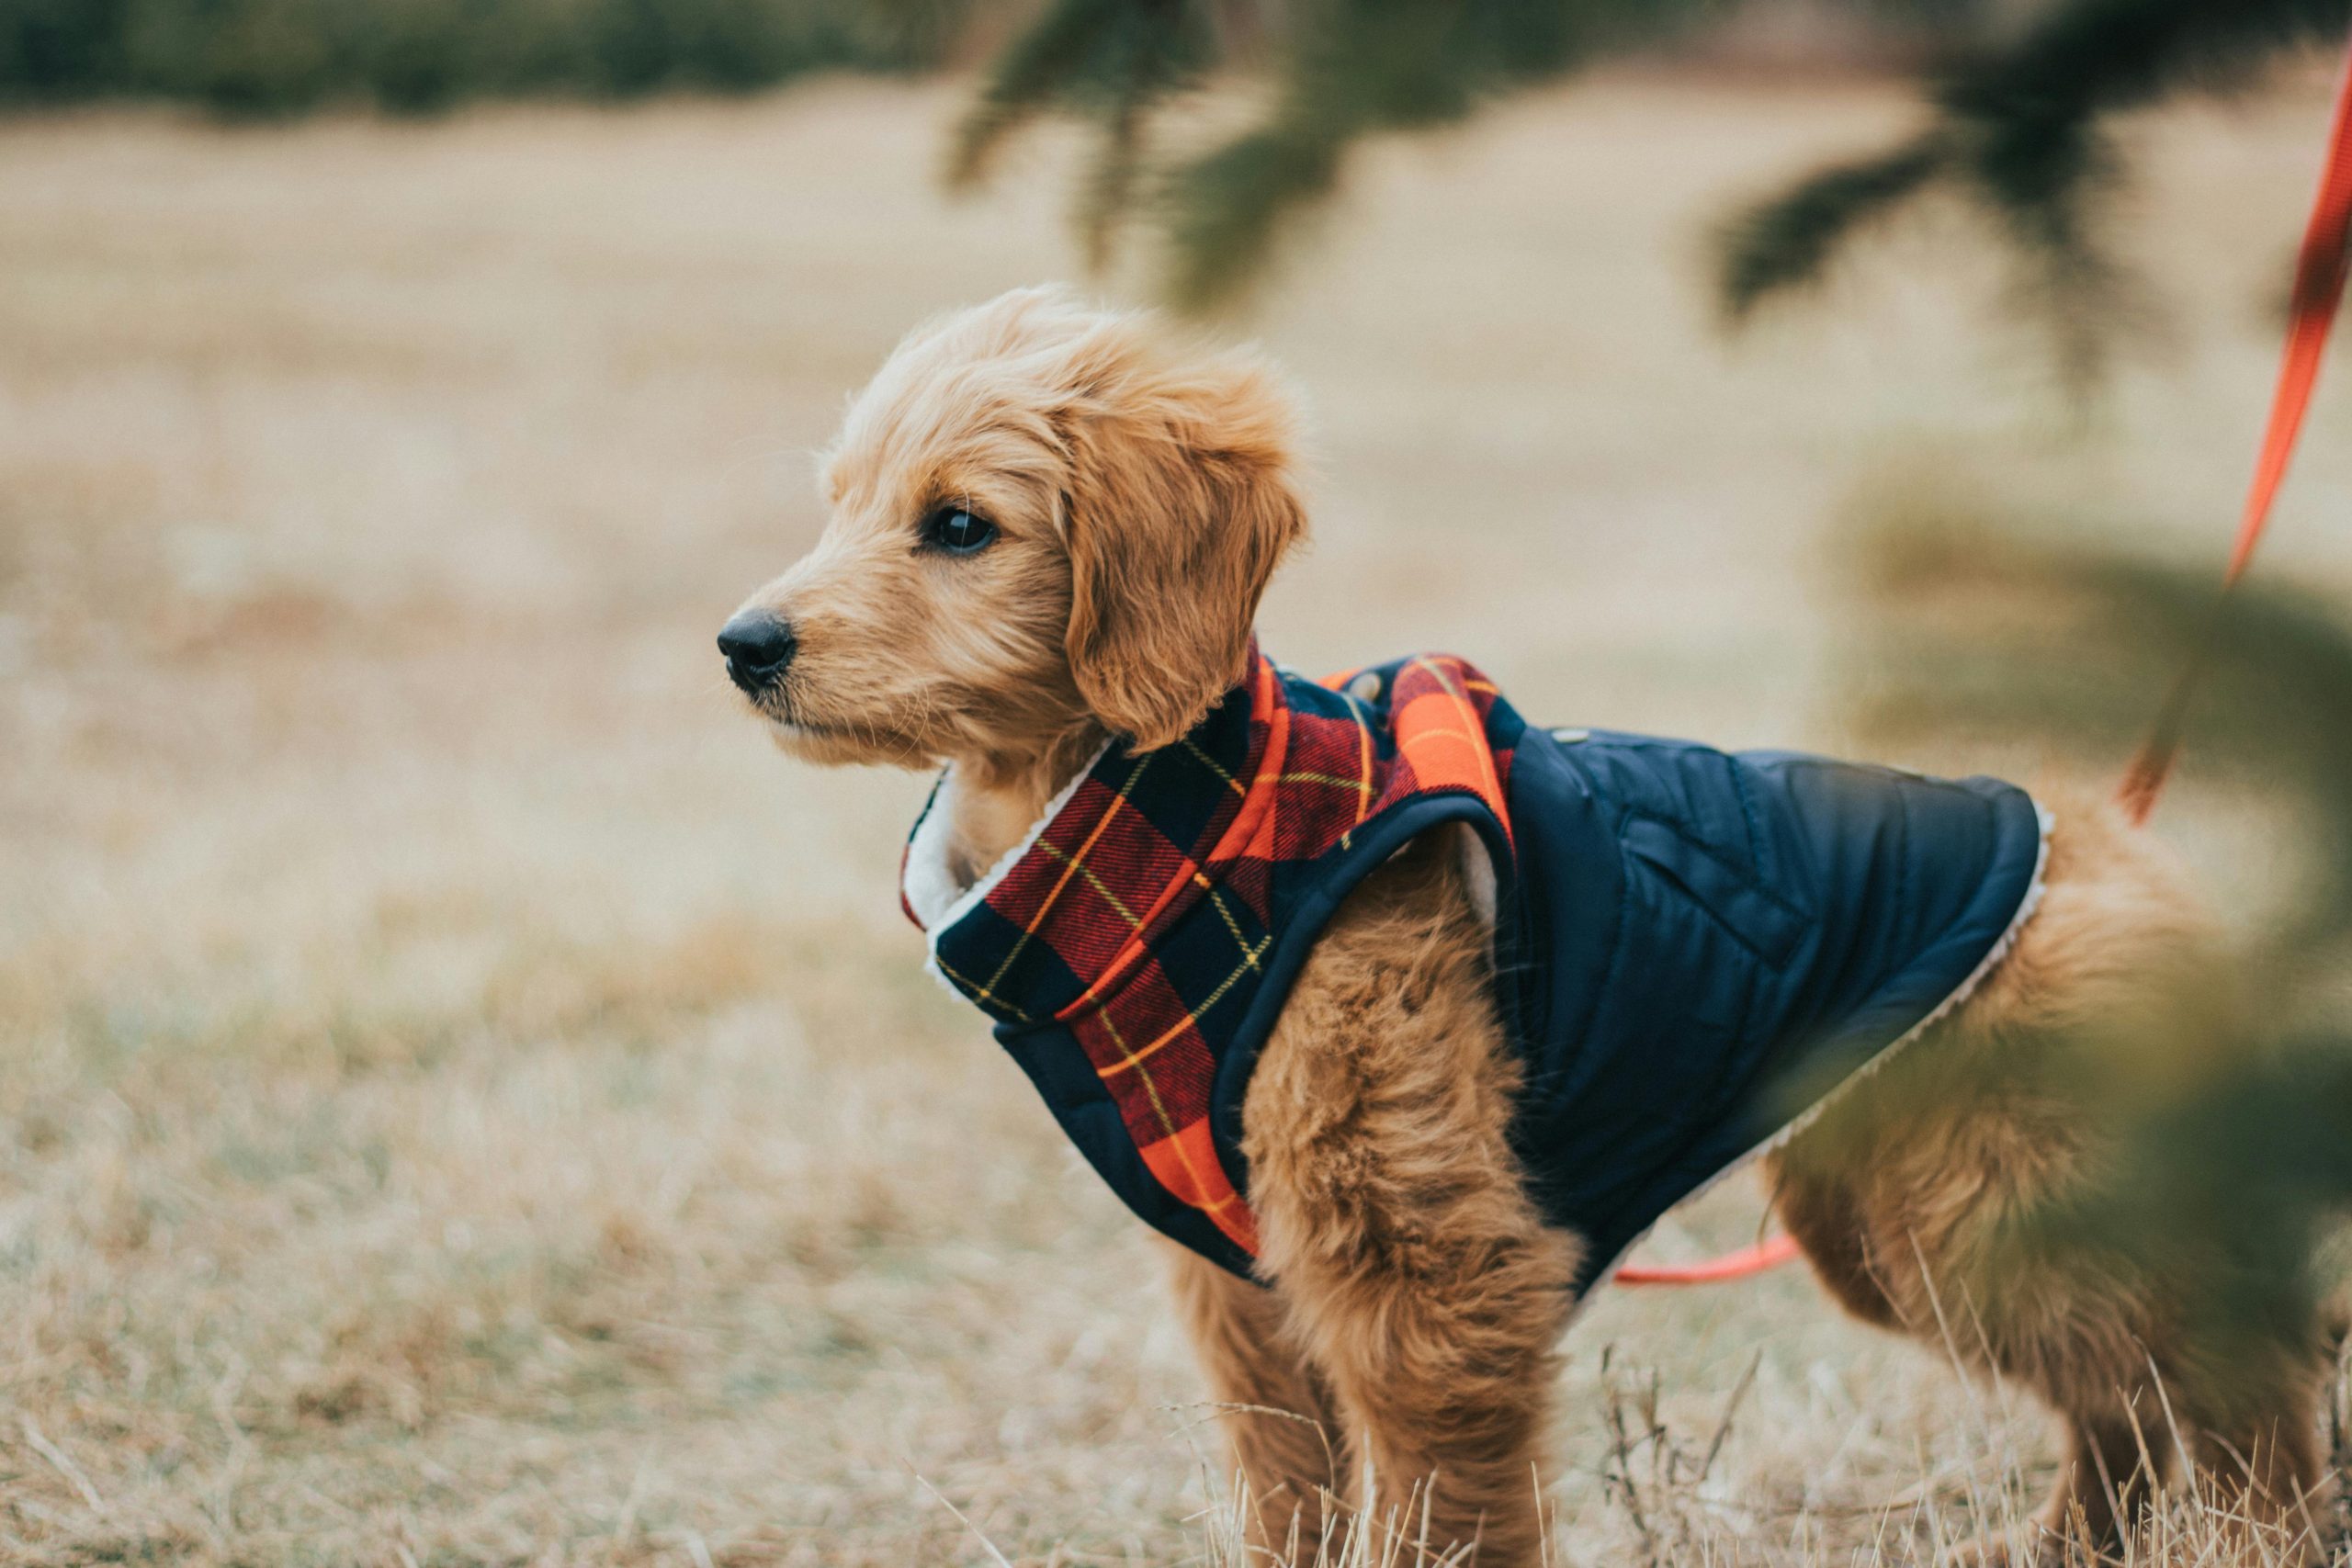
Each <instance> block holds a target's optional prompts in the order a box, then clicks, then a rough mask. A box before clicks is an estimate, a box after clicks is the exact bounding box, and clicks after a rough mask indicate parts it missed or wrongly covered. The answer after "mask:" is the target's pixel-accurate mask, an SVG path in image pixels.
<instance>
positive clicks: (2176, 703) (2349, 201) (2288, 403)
mask: <svg viewBox="0 0 2352 1568" xmlns="http://www.w3.org/2000/svg"><path fill="white" fill-rule="evenodd" d="M2347 272H2352V62H2347V64H2346V70H2345V75H2344V80H2343V84H2342V85H2340V86H2339V87H2338V88H2337V89H2336V95H2335V122H2334V125H2333V127H2332V129H2331V130H2329V132H2328V139H2327V164H2326V167H2325V169H2324V172H2323V173H2322V175H2321V176H2320V186H2319V199H2318V201H2317V202H2316V203H2315V204H2314V205H2313V206H2312V220H2311V226H2310V227H2309V228H2308V229H2306V230H2305V231H2303V249H2302V254H2301V256H2300V257H2299V258H2298V259H2297V261H2296V264H2295V293H2294V299H2293V303H2292V306H2291V320H2290V324H2289V326H2288V329H2287V353H2286V357H2285V360H2284V362H2283V363H2281V364H2280V366H2279V367H2278V392H2277V394H2276V395H2275V396H2274V397H2273V398H2272V399H2271V402H2270V426H2269V429H2268V430H2267V431H2266V432H2265V433H2264V434H2263V437H2262V456H2261V458H2260V460H2259V461H2257V462H2256V464H2255V469H2254V485H2253V488H2252V489H2251V490H2250V491H2248V492H2247V494H2246V498H2245V516H2244V517H2243V518H2241V519H2240V520H2239V523H2238V536H2237V543H2236V545H2235V546H2234V547H2232V549H2231V551H2230V565H2229V570H2227V571H2225V572H2224V573H2222V594H2221V599H2220V601H2219V603H2217V604H2215V606H2214V610H2215V614H2214V616H2213V619H2212V620H2211V622H2209V623H2208V625H2207V627H2206V632H2205V636H2204V637H2203V639H2202V640H2201V641H2200V642H2199V644H2198V646H2197V648H2196V649H2195V651H2194V652H2193V653H2192V654H2191V655H2190V657H2189V660H2188V668H2186V669H2184V670H2183V671H2181V672H2180V678H2179V679H2178V680H2177V681H2176V682H2173V687H2172V690H2171V692H2170V693H2169V694H2166V696H2165V704H2164V706H2163V707H2162V708H2160V709H2158V710H2157V714H2156V722H2155V725H2154V728H2152V729H2151V730H2150V731H2149V734H2148V739H2147V741H2146V743H2145V744H2144V745H2143V746H2142V747H2141V748H2140V751H2139V754H2138V755H2137V756H2136V757H2134V758H2133V759H2132V760H2131V769H2130V771H2129V772H2127V773H2125V774H2124V776H2123V786H2122V788H2121V789H2120V791H2119V792H2118V795H2117V798H2118V799H2119V800H2120V802H2121V804H2122V807H2123V810H2124V813H2125V814H2126V815H2127V816H2129V817H2130V818H2131V820H2132V821H2133V822H2135V823H2139V822H2145V821H2146V820H2147V819H2148V813H2150V812H2151V811H2153V810H2154V809H2155V806H2156V796H2157V795H2160V794H2162V793H2163V791H2164V787H2165V779H2166V778H2167V777H2169V776H2170V775H2171V773H2172V764H2173V759H2174V757H2175V756H2176V755H2177V754H2178V752H2179V750H2180V733H2181V725H2182V722H2183V720H2184V719H2185V718H2186V716H2187V715H2188V701H2189V698H2190V696H2191V695H2193V694H2194V693H2195V691H2196V688H2197V682H2198V679H2199V676H2201V675H2202V674H2203V673H2204V671H2205V666H2206V664H2207V663H2208V662H2209V661H2210V660H2211V657H2212V653H2213V642H2214V635H2215V631H2216V629H2217V628H2218V626H2219V625H2220V621H2221V614H2220V612H2221V610H2222V606H2224V605H2226V604H2228V602H2229V596H2230V591H2231V590H2232V589H2233V588H2235V587H2236V586H2237V583H2238V579H2239V578H2241V577H2243V576H2245V569H2246V565H2247V563H2248V562H2250V561H2252V560H2253V559H2254V550H2255V547H2256V545H2258V544H2259V543H2261V541H2262V531H2263V529H2264V528H2266V527H2267V526H2268V525H2269V523H2270V513H2271V509H2272V508H2273V507H2274V506H2275V505H2276V504H2277V503H2278V491H2279V487H2280V486H2282V485H2283V484H2285V482H2286V479H2287V468H2288V466H2289V465H2290V463H2291V462H2292V461H2293V459H2294V456H2295V443H2296V441H2297V439H2298V438H2299V437H2301V434H2302V432H2303V415H2304V414H2306V413H2307V412H2310V410H2311V405H2312V389H2313V388H2314V387H2316V386H2317V385H2318V384H2319V367H2320V362H2321V360H2322V359H2323V358H2324V356H2325V353H2326V349H2327V337H2328V333H2329V331H2330V329H2332V328H2333V327H2334V326H2335V314H2336V310H2338V308H2339V307H2340V306H2341V305H2342V304H2343V301H2344V283H2345V276H2346V273H2347ZM1797 1252H1798V1248H1797V1244H1796V1241H1795V1239H1794V1238H1793V1237H1791V1236H1786V1235H1776V1236H1772V1237H1770V1238H1769V1239H1767V1240H1764V1241H1760V1242H1758V1243H1757V1244H1756V1245H1755V1246H1754V1247H1742V1248H1740V1249H1739V1250H1738V1251H1737V1252H1732V1253H1726V1254H1725V1255H1724V1256H1723V1257H1721V1258H1711V1259H1709V1260H1708V1261H1707V1262H1704V1263H1694V1264H1691V1265H1690V1266H1689V1267H1687V1268H1677V1269H1669V1268H1650V1269H1618V1270H1617V1274H1616V1279H1617V1282H1618V1283H1619V1284H1621V1285H1707V1284H1713V1283H1715V1282H1717V1281H1719V1280H1741V1279H1746V1278H1747V1276H1748V1275H1750V1274H1761V1273H1763V1272H1764V1271H1765V1270H1766V1269H1777V1268H1779V1267H1780V1266H1781V1264H1783V1263H1786V1262H1789V1261H1790V1260H1791V1259H1792V1258H1795V1257H1796V1256H1797Z"/></svg>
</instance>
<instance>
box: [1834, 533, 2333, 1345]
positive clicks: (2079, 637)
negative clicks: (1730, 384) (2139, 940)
mask: <svg viewBox="0 0 2352 1568" xmlns="http://www.w3.org/2000/svg"><path fill="white" fill-rule="evenodd" d="M1860 555H1861V556H1862V558H1864V559H1865V561H1866V562H1867V570H1866V571H1865V573H1864V576H1863V581H1861V582H1860V584H1859V586H1860V587H1861V588H1862V589H1863V591H1864V592H1865V595H1866V597H1867V598H1868V599H1869V600H1870V601H1871V602H1872V603H1874V604H1877V605H1878V606H1879V607H1880V609H1881V610H1882V612H1883V626H1884V628H1885V631H1886V637H1884V639H1883V641H1882V642H1881V643H1880V644H1879V645H1878V646H1876V647H1874V648H1873V649H1871V657H1870V659H1869V661H1868V662H1869V667H1870V669H1871V688H1872V689H1871V692H1870V694H1869V696H1868V700H1867V701H1866V703H1865V704H1864V705H1863V709H1862V712H1861V714H1860V717H1861V718H1862V720H1863V723H1864V725H1865V727H1866V728H1870V729H1871V730H1872V731H1873V732H1874V741H1875V743H1877V744H1881V745H1888V744H1900V743H1901V742H1902V741H1903V740H1904V739H1906V738H1920V737H1924V736H1927V735H1930V734H1932V735H1936V736H1938V737H1939V738H1940V739H1943V740H1946V741H1949V740H1950V739H1951V737H1952V736H1953V735H1954V734H1957V733H1967V732H1971V731H1973V732H1975V733H1977V734H1979V735H1998V736H2002V737H2005V738H2007V739H2011V740H2015V741H2023V742H2026V743H2028V744H2030V745H2031V746H2032V748H2033V749H2034V750H2041V751H2044V752H2046V753H2051V754H2056V755H2063V756H2066V757H2069V758H2072V759H2075V760H2077V761H2080V760H2083V759H2086V758H2088V757H2094V756H2096V755H2098V752H2099V751H2100V750H2109V751H2110V752H2111V753H2112V756H2113V764H2112V766H2113V772H2114V773H2116V774H2118V775H2120V773H2121V771H2122V765H2121V758H2122V755H2123V754H2124V752H2125V751H2126V750H2127V749H2128V748H2129V747H2131V745H2132V744H2133V743H2134V742H2136V741H2137V740H2138V739H2140V737H2141V735H2142V733H2143V731H2144V729H2145V728H2146V726H2147V725H2148V723H2149V722H2150V720H2151V719H2152V717H2153V716H2154V707H2155V705H2156V704H2157V702H2158V700H2159V699H2160V696H2161V694H2162V693H2163V692H2164V690H2165V686H2166V684H2167V683H2168V682H2170V681H2171V680H2173V679H2174V678H2175V677H2176V676H2177V674H2178V672H2179V671H2180V670H2181V669H2182V668H2183V667H2184V666H2185V665H2186V663H2187V662H2188V660H2190V659H2191V658H2192V657H2199V656H2201V657H2204V658H2206V659H2207V660H2209V662H2208V663H2207V664H2206V666H2205V673H2204V676H2203V679H2202V681H2201V682H2200V684H2199V687H2198V695H2197V698H2196V700H2195V702H2194V705H2193V706H2192V708H2191V710H2190V719H2189V726H2188V734H2187V749H2186V750H2185V752H2184V756H2183V773H2184V774H2185V775H2186V778H2187V779H2188V781H2190V782H2192V783H2201V784H2208V785H2211V784H2223V785H2226V786H2227V787H2228V788H2229V789H2230V792H2231V797H2232V801H2233V806H2232V812H2233V816H2238V817H2245V816H2249V815H2261V816H2264V817H2266V818H2267V819H2269V820H2271V821H2272V822H2274V823H2275V824H2276V825H2277V826H2278V829H2279V830H2280V831H2281V832H2282V833H2285V834H2288V835H2290V836H2291V840H2292V841H2293V842H2294V843H2295V844H2296V845H2297V847H2298V850H2299V854H2298V856H2297V869H2298V871H2299V872H2300V873H2301V885H2300V886H2298V887H2296V888H2294V889H2292V890H2290V894H2289V896H2288V897H2287V898H2286V899H2285V901H2284V902H2283V904H2282V906H2281V907H2280V908H2278V910H2277V911H2276V912H2275V913H2274V914H2273V915H2272V916H2271V917H2270V918H2268V919H2266V920H2264V921H2263V922H2262V923H2261V924H2260V925H2259V926H2258V927H2257V928H2256V929H2255V930H2253V931H2250V932H2248V933H2246V935H2245V940H2243V941H2242V942H2240V943H2238V944H2237V945H2236V946H2235V948H2234V950H2233V952H2232V953H2230V955H2229V957H2228V961H2227V968H2228V970H2229V971H2230V973H2229V974H2228V976H2226V977H2225V978H2224V979H2223V980H2222V983H2218V984H2216V983H2214V982H2213V979H2212V977H2200V976H2185V977H2177V978H2179V979H2180V981H2181V987H2182V994H2181V995H2180V996H2179V997H2178V998H2172V999H2171V1002H2170V1003H2169V1004H2168V1005H2166V1006H2165V1007H2162V1008H2159V1009H2156V1010H2154V1016H2153V1018H2152V1019H2142V1020H2136V1021H2132V1022H2131V1023H2130V1024H2129V1025H2127V1026H2122V1027H2119V1026H2118V1025H2117V1024H2115V1023H2114V1022H2112V1021H2099V1020H2092V1021H2086V1023H2085V1024H2084V1025H2083V1032H2084V1033H2085V1035H2086V1038H2085V1039H2083V1040H2078V1041H2074V1042H2070V1043H2069V1046H2070V1048H2069V1049H2067V1050H2064V1051H2054V1052H2053V1051H2047V1050H2042V1049H2037V1050H2036V1051H2034V1052H2032V1053H2030V1054H2021V1055H2020V1056H2019V1057H2018V1062H2017V1064H2016V1066H2017V1067H2018V1070H2020V1071H2023V1070H2030V1064H2031V1063H2035V1062H2040V1063H2044V1064H2048V1063H2054V1062H2072V1063H2074V1064H2075V1066H2074V1067H2073V1068H2072V1069H2070V1070H2072V1071H2074V1072H2075V1073H2076V1074H2077V1075H2078V1077H2079V1080H2080V1081H2079V1082H2077V1083H2075V1085H2074V1086H2073V1087H2074V1089H2075V1091H2076V1092H2075V1094H2074V1095H2073V1097H2072V1098H2073V1099H2074V1100H2075V1101H2076V1102H2077V1103H2079V1104H2080V1105H2081V1106H2082V1107H2083V1115H2084V1118H2085V1125H2086V1127H2095V1128H2098V1129H2099V1130H2100V1131H2102V1132H2104V1133H2105V1134H2109V1136H2110V1137H2111V1140H2112V1145H2113V1147H2114V1148H2115V1149H2116V1150H2117V1155H2116V1157H2115V1159H2114V1161H2113V1162H2112V1166H2111V1169H2110V1170H2109V1174H2108V1177H2107V1179H2104V1180H2101V1181H2099V1182H2098V1183H2096V1184H2094V1185H2093V1186H2091V1187H2089V1188H2087V1189H2086V1190H2082V1191H2079V1192H2076V1193H2074V1194H2072V1195H2070V1196H2069V1197H2068V1198H2067V1199H2065V1200H2064V1201H2061V1202H2059V1203H2056V1204H2052V1205H2050V1206H2048V1207H2046V1208H2043V1209H2041V1210H2038V1211H2035V1212H2031V1213H2020V1214H2019V1215H2018V1224H2017V1231H2016V1235H2015V1237H2014V1238H2013V1239H2014V1245H2015V1247H2018V1248H2023V1249H2034V1248H2063V1249H2066V1250H2068V1251H2070V1252H2073V1253H2075V1254H2076V1255H2078V1256H2079V1255H2082V1254H2083V1252H2084V1249H2098V1250H2103V1251H2105V1252H2107V1253H2109V1254H2111V1255H2112V1256H2114V1257H2115V1258H2117V1259H2118V1265H2117V1267H2118V1269H2119V1271H2120V1272H2121V1271H2127V1270H2130V1269H2145V1268H2151V1267H2154V1268H2160V1269H2162V1270H2163V1271H2164V1272H2165V1276H2166V1277H2167V1278H2169V1279H2174V1280H2195V1281H2196V1282H2197V1290H2196V1291H2195V1292H2191V1294H2190V1295H2189V1296H2188V1297H2187V1298H2185V1299H2184V1300H2182V1301H2181V1302H2180V1303H2178V1305H2177V1310H2178V1311H2179V1312H2180V1313H2181V1314H2184V1315H2185V1316H2188V1317H2190V1318H2193V1319H2194V1320H2195V1322H2196V1324H2197V1326H2198V1327H2199V1330H2200V1332H2203V1333H2205V1334H2207V1335H2209V1336H2213V1337H2216V1338H2215V1342H2216V1343H2219V1344H2221V1345H2222V1346H2223V1347H2225V1348H2231V1347H2234V1348H2235V1349H2236V1350H2239V1351H2243V1352H2244V1354H2245V1355H2246V1356H2258V1355H2267V1354H2269V1353H2271V1352H2270V1350H2269V1349H2268V1348H2266V1347H2276V1346H2277V1345H2279V1344H2288V1345H2293V1344H2298V1343H2304V1342H2306V1341H2315V1340H2316V1338H2317V1337H2318V1336H2319V1334H2320V1332H2321V1325H2322V1322H2323V1312H2322V1303H2323V1300H2324V1299H2325V1298H2327V1297H2329V1296H2331V1295H2332V1296H2334V1297H2335V1299H2336V1301H2337V1303H2338V1304H2337V1307H2336V1309H2335V1310H2336V1313H2337V1314H2338V1315H2340V1314H2342V1311H2343V1309H2344V1306H2345V1305H2346V1303H2352V1297H2347V1296H2346V1294H2345V1293H2344V1292H2345V1290H2346V1284H2347V1281H2344V1280H2330V1279H2329V1278H2327V1276H2326V1274H2325V1271H2324V1269H2321V1268H2319V1267H2318V1266H2317V1265H2316V1264H2315V1248H2314V1243H2315V1241H2317V1239H2318V1238H2320V1237H2322V1236H2324V1235H2329V1234H2331V1233H2335V1232H2339V1231H2340V1230H2341V1228H2342V1227H2343V1225H2344V1224H2345V1222H2346V1219H2347V1217H2352V1006H2347V993H2346V989H2345V987H2344V977H2345V974H2346V964H2347V962H2352V627H2347V626H2346V622H2345V620H2344V618H2343V616H2342V615H2341V613H2340V610H2339V608H2338V606H2336V605H2335V604H2328V603H2324V602H2323V601H2320V600H2317V599H2315V598H2313V597H2312V596H2310V595H2308V594H2306V593H2302V592H2295V591H2292V590H2286V589H2277V588H2267V587H2261V586H2256V585H2252V584H2249V585H2247V586H2244V587H2241V588H2240V589H2239V590H2238V591H2237V592H2235V593H2234V594H2233V596H2232V597H2231V599H2230V600H2229V602H2228V603H2227V604H2225V605H2222V606H2221V607H2220V609H2219V611H2218V612H2217V608H2216V602H2215V585H2214V579H2213V573H2212V570H2211V567H2210V566H2200V567H2198V568H2195V569H2181V568H2177V567H2171V566H2163V565H2157V564H2154V563H2151V562H2148V561H2146V560H2143V559H2137V558H2129V557H2124V556H2120V555H2112V554H2105V553H2097V552H2089V551H2083V550H2070V549H2062V548H2056V547H2048V546H2041V545H2036V544H2032V543H2029V542H2026V541H2024V540H2021V539H2019V538H2018V537H2017V536H2014V535H2011V534H2007V533H2005V532H2002V531H1998V530H1994V529H1988V528H1986V527H1984V526H1982V525H1979V524H1978V523H1977V522H1976V521H1975V520H1973V519H1971V518H1966V517H1962V518H1959V519H1953V518H1949V517H1938V516H1935V515H1932V514H1929V515H1926V516H1922V515H1920V514H1918V513H1917V509H1916V508H1914V509H1913V510H1912V512H1911V513H1910V514H1909V515H1904V516H1898V517H1896V518H1894V519H1892V520H1891V521H1890V522H1889V524H1888V525H1885V526H1884V527H1883V528H1882V529H1881V531H1879V532H1877V533H1875V534H1874V535H1871V536H1868V537H1866V538H1865V539H1864V540H1862V541H1861V549H1860ZM2217 613H2218V614H2219V615H2220V617H2221V618H2220V619H2219V620H2218V621H2217V620H2216V615H2217ZM2178 787H2179V786H2178V785H2176V790H2177V789H2178ZM2110 1036H2111V1037H2110ZM2014 1261H2015V1260H2014V1258H2010V1257H2007V1256H2002V1257H1995V1258H1988V1259H1987V1260H1986V1262H1987V1277H1986V1278H1985V1280H1979V1281H1975V1282H1973V1288H1977V1289H1988V1290H1989V1289H1997V1288H1999V1280H2000V1279H2002V1278H2005V1277H2015V1275H2014V1273H2013V1271H2012V1270H2013V1264H2014ZM2339 1326H2341V1325H2339ZM2248 1370H2249V1369H2248V1368H2247V1367H2246V1366H2245V1365H2242V1364H2239V1363H2237V1362H2235V1361H2233V1362H2231V1363H2230V1364H2228V1365H2226V1366H2223V1367H2222V1368H2220V1369H2217V1371H2220V1372H2222V1373H2226V1374H2227V1375H2229V1376H2231V1377H2236V1376H2239V1375H2241V1374H2244V1373H2245V1372H2246V1371H2248Z"/></svg>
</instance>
